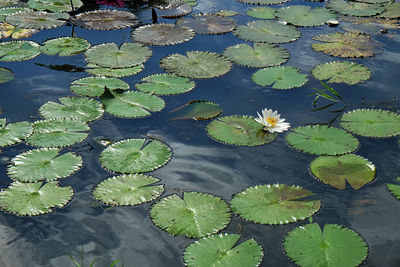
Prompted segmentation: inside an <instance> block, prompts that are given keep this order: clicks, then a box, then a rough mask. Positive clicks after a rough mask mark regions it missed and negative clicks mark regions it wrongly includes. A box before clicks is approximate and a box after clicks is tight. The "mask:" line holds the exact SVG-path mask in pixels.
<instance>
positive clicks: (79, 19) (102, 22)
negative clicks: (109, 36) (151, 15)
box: [71, 9, 138, 31]
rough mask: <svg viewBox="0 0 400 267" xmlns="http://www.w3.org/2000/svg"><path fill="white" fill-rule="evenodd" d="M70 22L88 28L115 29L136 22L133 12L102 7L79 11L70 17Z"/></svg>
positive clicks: (129, 25) (130, 25)
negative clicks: (100, 8)
mask: <svg viewBox="0 0 400 267" xmlns="http://www.w3.org/2000/svg"><path fill="white" fill-rule="evenodd" d="M71 21H72V23H74V24H75V25H78V26H79V27H83V28H86V29H89V30H99V31H106V30H115V29H123V28H128V27H133V26H135V25H137V24H138V20H137V17H136V16H135V14H133V13H131V12H128V11H121V10H117V9H102V10H95V11H89V12H84V13H80V14H78V15H76V16H74V17H72V18H71Z"/></svg>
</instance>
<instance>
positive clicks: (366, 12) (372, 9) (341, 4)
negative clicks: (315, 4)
mask: <svg viewBox="0 0 400 267" xmlns="http://www.w3.org/2000/svg"><path fill="white" fill-rule="evenodd" d="M325 6H326V8H328V9H332V10H334V11H335V12H337V13H339V14H342V15H347V16H357V17H368V16H374V15H377V14H380V13H382V12H383V11H384V10H385V7H384V6H383V5H381V4H367V3H359V2H353V1H345V0H329V1H328V3H326V5H325Z"/></svg>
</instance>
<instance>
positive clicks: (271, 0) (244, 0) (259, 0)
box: [238, 0, 290, 5]
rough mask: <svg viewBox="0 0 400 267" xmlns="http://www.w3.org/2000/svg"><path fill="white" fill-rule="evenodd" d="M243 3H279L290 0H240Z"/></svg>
mask: <svg viewBox="0 0 400 267" xmlns="http://www.w3.org/2000/svg"><path fill="white" fill-rule="evenodd" d="M238 1H239V2H241V3H245V4H251V5H278V4H283V3H286V2H288V1H290V0H238Z"/></svg>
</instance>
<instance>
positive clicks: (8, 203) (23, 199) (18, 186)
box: [0, 182, 74, 216]
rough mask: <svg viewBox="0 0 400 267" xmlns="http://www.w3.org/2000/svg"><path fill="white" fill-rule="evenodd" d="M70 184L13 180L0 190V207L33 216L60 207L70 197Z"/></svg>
mask: <svg viewBox="0 0 400 267" xmlns="http://www.w3.org/2000/svg"><path fill="white" fill-rule="evenodd" d="M73 195H74V191H73V190H72V188H71V187H70V186H63V187H61V186H58V184H57V183H55V182H49V183H43V182H41V183H21V182H13V183H12V184H11V185H10V186H9V187H8V188H6V189H3V190H2V191H1V192H0V208H1V209H2V210H4V211H6V212H10V213H13V214H16V215H21V216H34V215H40V214H45V213H49V212H52V211H53V209H54V208H62V207H64V206H65V205H67V203H68V202H69V201H70V200H71V199H72V197H73Z"/></svg>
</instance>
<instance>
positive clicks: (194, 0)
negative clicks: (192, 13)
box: [182, 0, 197, 7]
mask: <svg viewBox="0 0 400 267" xmlns="http://www.w3.org/2000/svg"><path fill="white" fill-rule="evenodd" d="M182 1H183V2H185V3H186V4H188V5H189V6H191V7H193V6H195V5H197V0H182Z"/></svg>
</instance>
